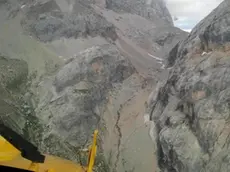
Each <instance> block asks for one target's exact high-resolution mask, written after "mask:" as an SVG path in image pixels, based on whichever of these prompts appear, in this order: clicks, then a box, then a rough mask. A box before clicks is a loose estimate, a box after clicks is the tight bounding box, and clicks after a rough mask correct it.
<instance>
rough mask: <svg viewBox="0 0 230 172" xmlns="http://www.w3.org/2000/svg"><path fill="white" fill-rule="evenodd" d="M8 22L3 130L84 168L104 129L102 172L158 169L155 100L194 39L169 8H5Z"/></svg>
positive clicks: (2, 14) (24, 2) (87, 4)
mask: <svg viewBox="0 0 230 172" xmlns="http://www.w3.org/2000/svg"><path fill="white" fill-rule="evenodd" d="M122 3H125V4H122ZM127 3H130V7H131V8H130V9H131V10H128V9H126V7H127ZM121 7H122V8H121ZM123 7H124V8H123ZM120 10H122V13H120ZM118 12H119V13H118ZM0 22H1V28H0V52H1V54H2V57H1V59H0V65H1V66H3V67H2V68H1V70H3V71H4V72H2V73H1V75H0V83H1V89H2V90H3V91H2V92H0V102H2V103H1V104H0V106H1V108H4V109H5V110H4V111H3V112H2V113H1V118H0V119H1V122H4V123H6V124H7V125H8V126H10V127H11V128H13V129H14V130H16V131H17V132H18V133H20V134H22V135H23V136H24V137H25V138H26V139H28V140H30V141H31V142H33V143H34V144H36V145H37V146H38V147H39V149H40V150H41V151H42V152H44V153H49V154H54V155H57V156H60V157H64V158H68V159H71V160H75V161H78V162H79V161H81V160H82V157H81V153H79V151H80V150H81V149H83V148H86V147H87V146H88V145H89V144H90V141H91V133H92V132H93V130H94V129H96V128H99V130H100V139H99V153H98V161H97V166H96V170H97V171H110V170H111V171H130V170H132V171H153V170H155V169H156V164H154V165H153V163H152V162H155V159H154V158H155V156H154V154H152V153H149V151H151V152H154V147H153V144H152V142H151V139H150V138H149V136H148V128H147V127H146V126H145V124H144V113H145V101H146V99H147V97H148V95H149V94H150V92H151V90H152V88H153V87H154V86H155V82H156V76H157V72H159V71H162V70H163V68H164V65H163V61H164V58H165V56H166V54H167V53H168V52H169V49H170V48H171V47H174V46H175V44H176V43H177V42H178V41H180V40H181V39H182V38H184V37H185V36H186V35H187V33H185V32H183V31H181V30H180V29H178V28H175V27H173V25H172V20H171V16H170V14H169V12H168V10H167V8H166V7H165V5H164V3H163V1H160V0H157V1H148V2H147V1H146V2H144V1H143V2H139V1H138V0H136V1H132V2H131V1H130V2H126V1H103V0H101V1H100V0H95V1H93V0H92V1H91V0H86V1H85V0H84V1H82V0H36V1H30V0H9V1H0ZM16 71H17V72H16ZM14 87H15V88H14ZM16 116H17V118H16ZM18 119H19V120H18ZM143 140H145V142H146V144H145V145H144V144H142V141H143ZM130 142H132V143H133V144H130ZM146 156H147V157H148V158H149V159H150V161H146V162H143V161H141V160H142V158H143V157H146ZM108 167H109V169H108Z"/></svg>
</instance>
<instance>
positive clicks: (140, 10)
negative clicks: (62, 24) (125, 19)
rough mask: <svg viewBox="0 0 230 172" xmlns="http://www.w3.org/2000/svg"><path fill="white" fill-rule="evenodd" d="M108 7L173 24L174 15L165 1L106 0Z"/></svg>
mask: <svg viewBox="0 0 230 172" xmlns="http://www.w3.org/2000/svg"><path fill="white" fill-rule="evenodd" d="M106 8H108V9H112V10H115V11H118V12H126V13H133V14H137V15H140V16H142V17H144V18H146V19H150V20H152V21H156V20H158V21H160V22H166V23H167V24H170V25H173V21H172V17H171V15H170V13H169V11H168V9H167V8H166V5H165V3H164V1H161V0H135V1H132V0H106ZM160 19H161V20H160ZM162 19H163V20H162Z"/></svg>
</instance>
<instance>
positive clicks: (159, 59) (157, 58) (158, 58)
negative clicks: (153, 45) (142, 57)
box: [148, 53, 163, 61]
mask: <svg viewBox="0 0 230 172" xmlns="http://www.w3.org/2000/svg"><path fill="white" fill-rule="evenodd" d="M148 55H149V56H150V57H152V58H154V59H156V60H158V61H163V59H162V58H160V57H156V56H154V55H152V54H149V53H148Z"/></svg>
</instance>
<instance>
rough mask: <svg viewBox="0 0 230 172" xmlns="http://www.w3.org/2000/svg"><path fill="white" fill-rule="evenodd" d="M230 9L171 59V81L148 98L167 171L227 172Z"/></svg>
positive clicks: (215, 15)
mask: <svg viewBox="0 0 230 172" xmlns="http://www.w3.org/2000/svg"><path fill="white" fill-rule="evenodd" d="M229 12H230V3H229V1H227V0H226V1H224V2H223V3H222V4H220V6H219V7H218V8H216V9H215V10H214V11H213V12H212V13H211V14H210V15H209V16H207V17H206V18H205V19H204V20H202V21H201V22H200V23H199V24H198V25H197V26H196V27H195V28H194V29H193V31H192V32H191V33H190V35H189V36H188V37H187V38H186V39H185V40H184V41H182V42H181V43H179V44H178V45H177V46H176V47H175V48H174V49H173V50H172V51H171V53H170V56H169V58H168V65H169V66H172V67H173V68H172V69H171V72H170V76H169V79H168V80H167V81H166V82H165V83H162V85H161V87H160V89H158V90H156V92H155V95H157V96H155V97H153V98H150V101H149V105H150V107H149V108H150V109H149V112H150V113H151V118H152V120H153V121H154V123H155V127H156V128H157V130H156V131H157V134H156V137H155V139H156V142H157V145H158V162H159V165H160V167H161V168H162V170H163V171H168V172H171V171H176V172H192V171H207V172H214V171H221V172H225V171H226V172H227V171H229V170H230V169H229V153H230V152H229V150H230V149H229V127H230V126H229V81H230V80H229V76H230V75H229V72H230V71H229V55H230V53H229V42H230V38H229V35H230V20H229V19H230V15H229V14H230V13H229Z"/></svg>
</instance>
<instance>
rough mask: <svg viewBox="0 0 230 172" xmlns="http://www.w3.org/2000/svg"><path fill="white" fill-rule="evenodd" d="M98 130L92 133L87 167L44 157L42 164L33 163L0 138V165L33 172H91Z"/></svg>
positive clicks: (51, 157)
mask: <svg viewBox="0 0 230 172" xmlns="http://www.w3.org/2000/svg"><path fill="white" fill-rule="evenodd" d="M97 135H98V130H96V131H95V132H94V137H93V143H92V146H91V147H90V150H89V158H88V167H83V166H81V165H79V164H75V163H73V162H71V161H68V160H64V159H61V158H58V157H54V156H50V155H45V162H44V163H34V162H31V161H30V160H27V159H25V158H23V157H22V156H21V152H20V151H19V150H17V149H16V148H15V147H14V146H13V145H12V144H11V143H9V142H8V141H7V140H6V139H4V138H3V137H1V136H0V165H2V166H7V167H14V168H18V169H24V170H30V171H33V172H92V171H93V166H94V162H95V157H96V151H97Z"/></svg>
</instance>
